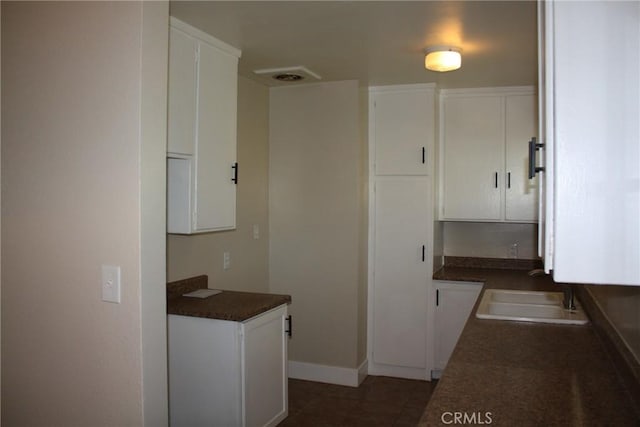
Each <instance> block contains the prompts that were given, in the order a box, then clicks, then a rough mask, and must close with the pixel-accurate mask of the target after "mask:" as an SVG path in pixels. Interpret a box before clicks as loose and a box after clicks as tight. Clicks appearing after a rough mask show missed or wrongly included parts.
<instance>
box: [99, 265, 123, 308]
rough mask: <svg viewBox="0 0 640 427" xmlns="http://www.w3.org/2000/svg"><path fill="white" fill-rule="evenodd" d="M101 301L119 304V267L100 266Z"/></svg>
mask: <svg viewBox="0 0 640 427" xmlns="http://www.w3.org/2000/svg"><path fill="white" fill-rule="evenodd" d="M102 301H106V302H114V303H116V304H120V266H114V265H103V266H102Z"/></svg>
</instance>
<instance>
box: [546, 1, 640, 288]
mask: <svg viewBox="0 0 640 427" xmlns="http://www.w3.org/2000/svg"><path fill="white" fill-rule="evenodd" d="M540 22H541V24H542V25H541V27H540V46H541V47H542V49H541V51H540V54H541V56H540V62H541V64H543V66H542V67H541V68H540V79H541V80H540V87H542V88H544V89H543V90H542V91H541V96H542V98H541V104H543V105H544V110H543V117H542V129H543V130H544V135H543V138H542V141H541V142H542V143H543V144H545V146H544V148H543V151H544V153H543V160H544V163H543V166H544V168H545V171H544V172H543V176H544V179H545V186H544V189H545V192H544V194H543V198H542V202H543V208H544V212H545V229H544V230H543V232H542V235H543V236H544V241H543V242H542V244H543V248H542V249H543V254H544V255H545V259H544V261H545V269H546V270H547V271H550V270H553V277H554V280H555V281H557V282H569V283H599V284H620V285H636V286H638V285H640V127H639V125H638V124H639V123H640V79H639V78H638V76H640V3H639V2H613V1H612V2H608V1H595V2H565V1H557V2H556V1H551V2H541V3H540Z"/></svg>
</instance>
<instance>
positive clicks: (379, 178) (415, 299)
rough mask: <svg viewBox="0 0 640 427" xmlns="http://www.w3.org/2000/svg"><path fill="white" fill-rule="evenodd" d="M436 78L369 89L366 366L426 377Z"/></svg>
mask: <svg viewBox="0 0 640 427" xmlns="http://www.w3.org/2000/svg"><path fill="white" fill-rule="evenodd" d="M434 139H435V87H434V85H431V84H427V85H402V86H386V87H372V88H370V89H369V144H370V145H369V152H370V164H369V169H370V174H369V175H370V212H369V214H370V218H371V220H370V236H371V240H370V271H369V274H370V278H369V325H370V327H369V340H368V343H369V344H368V345H369V349H368V353H369V373H370V374H373V375H389V376H398V377H405V378H416V379H429V378H430V369H431V361H430V359H431V357H432V355H431V353H430V352H429V349H428V347H429V346H428V345H427V341H428V337H427V328H426V325H427V318H428V307H429V286H430V283H431V276H432V268H433V267H432V265H433V256H432V253H433V249H432V245H433V242H432V240H433V238H432V236H433V200H432V197H433V196H432V194H433V181H432V180H433V165H434V162H433V155H434V154H433V153H434Z"/></svg>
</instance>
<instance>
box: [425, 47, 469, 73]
mask: <svg viewBox="0 0 640 427" xmlns="http://www.w3.org/2000/svg"><path fill="white" fill-rule="evenodd" d="M460 52H461V49H459V48H457V47H450V46H438V47H430V48H428V49H426V50H425V52H424V53H425V54H426V55H425V57H424V67H425V68H426V69H427V70H431V71H439V72H445V71H453V70H457V69H458V68H460V66H461V65H462V55H460Z"/></svg>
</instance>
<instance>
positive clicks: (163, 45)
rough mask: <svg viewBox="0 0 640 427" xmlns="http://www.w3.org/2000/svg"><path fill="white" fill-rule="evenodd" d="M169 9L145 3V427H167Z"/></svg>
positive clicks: (142, 231) (142, 118)
mask: <svg viewBox="0 0 640 427" xmlns="http://www.w3.org/2000/svg"><path fill="white" fill-rule="evenodd" d="M168 25H169V3H168V2H166V1H153V2H144V3H143V6H142V55H141V64H140V75H141V81H142V90H141V95H142V96H141V115H140V145H141V148H140V154H141V157H140V210H141V214H140V239H141V240H140V263H141V271H140V279H141V283H140V286H141V295H140V297H141V301H140V302H141V311H142V315H141V321H142V322H141V325H142V368H143V369H142V395H143V396H142V397H143V417H144V425H145V426H146V427H162V426H166V425H168V419H169V409H168V404H167V403H168V400H169V390H168V379H167V321H166V319H167V316H166V312H167V298H166V285H165V283H166V281H167V279H166V258H167V256H166V243H165V242H166V238H165V235H166V234H165V233H166V229H167V225H166V206H167V201H166V194H167V186H166V182H167V178H166V172H167V168H166V164H167V107H166V106H167V77H168V75H167V72H168V70H167V64H168V56H169V36H168V33H169V27H168Z"/></svg>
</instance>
